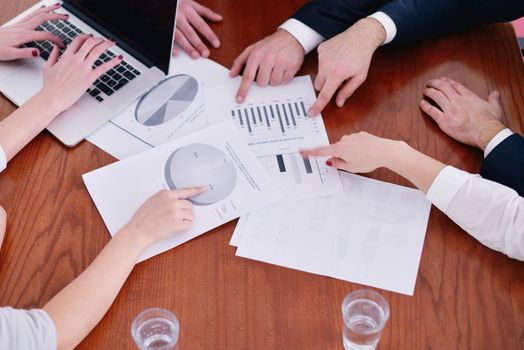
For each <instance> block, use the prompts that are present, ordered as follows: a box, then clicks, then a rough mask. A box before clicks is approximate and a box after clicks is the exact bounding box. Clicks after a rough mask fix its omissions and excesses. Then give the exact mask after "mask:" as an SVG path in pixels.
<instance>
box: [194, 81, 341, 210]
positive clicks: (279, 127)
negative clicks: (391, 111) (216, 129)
mask: <svg viewBox="0 0 524 350" xmlns="http://www.w3.org/2000/svg"><path fill="white" fill-rule="evenodd" d="M237 90H238V82H235V81H230V82H229V83H227V84H223V85H218V86H206V87H205V88H204V99H205V102H206V105H207V106H209V108H208V109H207V111H208V112H209V114H208V119H209V120H210V121H212V120H216V121H219V120H224V119H232V120H233V121H234V122H235V124H236V125H237V127H238V129H239V131H240V134H241V135H242V136H243V137H244V139H245V141H246V143H247V145H249V146H250V147H251V149H252V150H253V152H254V153H255V154H256V155H257V156H258V158H259V159H260V161H261V162H262V164H263V165H264V167H265V169H266V170H267V171H268V173H270V174H271V177H272V178H273V180H274V181H275V183H277V184H278V185H279V187H280V189H281V190H282V192H283V193H284V196H285V198H287V199H297V200H298V199H306V198H315V197H320V196H325V195H329V194H335V193H341V192H342V185H341V183H340V177H339V175H338V172H337V170H336V169H334V168H330V167H328V166H327V165H326V164H325V161H326V159H322V158H314V157H311V158H302V156H301V155H300V153H299V152H300V150H303V149H311V148H315V147H318V146H323V145H327V144H328V143H329V139H328V137H327V133H326V128H325V126H324V121H323V120H322V116H320V115H319V116H316V117H308V115H307V111H308V110H309V108H310V107H311V105H312V104H313V103H314V102H315V100H316V96H315V91H314V89H313V85H312V83H311V79H310V78H309V77H307V76H306V77H297V78H295V79H293V81H291V82H290V83H289V84H287V85H282V86H277V87H268V88H261V87H258V86H253V87H252V89H251V91H250V94H249V97H248V98H247V99H246V101H244V103H242V104H238V103H237V102H236V100H235V99H234V96H235V94H236V91H237Z"/></svg>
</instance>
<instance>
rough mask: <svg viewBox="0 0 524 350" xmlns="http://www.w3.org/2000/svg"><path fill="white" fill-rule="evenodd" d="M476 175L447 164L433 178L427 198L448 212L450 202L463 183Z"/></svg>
mask: <svg viewBox="0 0 524 350" xmlns="http://www.w3.org/2000/svg"><path fill="white" fill-rule="evenodd" d="M475 176H477V175H473V174H470V173H467V172H465V171H462V170H459V169H457V168H454V167H452V166H447V167H445V168H444V169H442V170H441V171H440V173H439V174H438V175H437V177H436V178H435V180H433V183H432V184H431V186H430V187H429V190H428V193H427V194H426V198H427V199H428V200H429V201H430V202H431V203H433V204H434V205H435V206H436V207H437V208H439V209H440V210H441V211H443V212H444V213H446V210H447V209H448V206H449V204H450V203H451V201H452V200H453V198H454V197H455V195H456V194H457V192H458V191H459V190H460V188H461V187H462V185H464V183H465V182H466V181H468V180H469V179H470V178H472V177H475Z"/></svg>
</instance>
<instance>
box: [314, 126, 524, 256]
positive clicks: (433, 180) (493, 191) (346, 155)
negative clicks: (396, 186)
mask: <svg viewBox="0 0 524 350" xmlns="http://www.w3.org/2000/svg"><path fill="white" fill-rule="evenodd" d="M304 154H307V155H313V156H329V157H332V158H330V159H329V160H328V162H329V164H331V165H332V166H334V167H336V168H339V169H342V170H346V171H350V172H353V173H367V172H370V171H373V170H375V169H377V168H380V167H385V168H388V169H390V170H392V171H394V172H396V173H397V174H399V175H401V176H403V177H405V178H406V179H408V180H409V181H411V182H412V183H413V184H414V185H415V186H417V187H418V188H419V189H420V190H421V191H422V192H424V193H426V195H427V197H428V199H429V200H430V201H431V202H432V203H433V204H435V206H437V207H438V208H439V209H440V210H442V211H443V212H444V213H446V215H448V216H449V217H450V218H451V219H452V220H453V221H454V222H455V223H456V224H458V225H459V226H460V227H462V228H463V229H464V230H465V231H466V232H468V233H469V234H470V235H472V236H473V237H475V238H476V239H477V240H479V241H480V242H481V243H482V244H484V245H486V246H488V247H489V248H491V249H494V250H497V251H500V252H502V253H504V254H507V255H508V256H510V257H512V258H515V259H518V260H522V261H524V244H523V242H524V198H522V197H520V196H519V195H518V194H517V193H516V192H515V191H514V190H512V189H510V188H508V187H506V186H503V185H500V184H498V183H495V182H492V181H489V180H486V179H483V178H481V177H479V176H476V175H473V174H469V173H466V172H462V171H460V170H458V169H455V168H452V167H446V166H445V165H444V164H443V163H441V162H439V161H437V160H435V159H433V158H431V157H428V156H426V155H424V154H422V153H420V152H418V151H416V150H415V149H413V148H411V147H410V146H409V145H407V144H406V143H405V142H402V141H393V140H388V139H383V138H380V137H376V136H373V135H370V134H368V133H364V132H361V133H358V134H352V135H349V136H344V137H343V138H342V140H341V141H339V142H337V143H335V144H333V145H330V146H327V147H322V148H319V149H316V150H313V151H306V152H304Z"/></svg>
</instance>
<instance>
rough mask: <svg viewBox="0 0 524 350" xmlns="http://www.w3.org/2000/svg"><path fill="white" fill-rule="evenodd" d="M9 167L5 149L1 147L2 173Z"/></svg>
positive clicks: (0, 164) (0, 169) (0, 168)
mask: <svg viewBox="0 0 524 350" xmlns="http://www.w3.org/2000/svg"><path fill="white" fill-rule="evenodd" d="M6 167H7V157H6V156H5V152H4V149H3V148H2V146H0V172H2V171H4V169H5V168H6Z"/></svg>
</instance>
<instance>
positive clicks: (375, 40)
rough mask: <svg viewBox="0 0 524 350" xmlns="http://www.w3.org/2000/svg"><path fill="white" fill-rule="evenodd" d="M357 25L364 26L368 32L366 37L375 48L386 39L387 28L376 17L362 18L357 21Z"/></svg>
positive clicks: (364, 29) (363, 28)
mask: <svg viewBox="0 0 524 350" xmlns="http://www.w3.org/2000/svg"><path fill="white" fill-rule="evenodd" d="M355 26H358V27H360V28H362V30H363V31H365V32H366V38H367V40H368V42H369V43H370V44H371V45H372V46H373V47H374V49H375V50H376V49H377V48H379V47H380V45H382V44H384V42H385V41H386V38H387V33H386V29H384V26H383V25H382V24H381V23H380V22H379V21H377V20H376V19H374V18H371V17H366V18H362V19H360V20H359V21H358V22H356V23H355Z"/></svg>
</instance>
